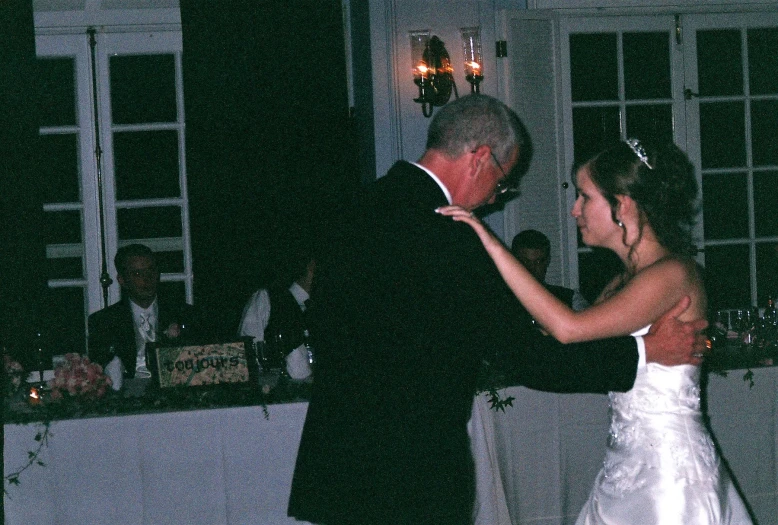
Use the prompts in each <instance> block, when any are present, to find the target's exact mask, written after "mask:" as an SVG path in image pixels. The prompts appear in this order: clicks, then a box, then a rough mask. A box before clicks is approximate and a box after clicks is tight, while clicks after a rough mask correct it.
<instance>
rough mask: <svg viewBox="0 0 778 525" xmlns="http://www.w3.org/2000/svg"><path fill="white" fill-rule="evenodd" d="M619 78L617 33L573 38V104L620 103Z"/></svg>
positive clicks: (571, 53) (571, 62)
mask: <svg viewBox="0 0 778 525" xmlns="http://www.w3.org/2000/svg"><path fill="white" fill-rule="evenodd" d="M595 64H596V66H595ZM618 78H619V75H618V66H617V61H616V34H615V33H605V34H578V35H570V83H571V87H570V90H571V95H572V98H573V102H577V101H585V100H618V94H619V83H618V82H619V80H618Z"/></svg>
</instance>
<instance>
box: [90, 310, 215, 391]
mask: <svg viewBox="0 0 778 525" xmlns="http://www.w3.org/2000/svg"><path fill="white" fill-rule="evenodd" d="M157 302H158V304H159V318H158V319H157V342H160V343H164V342H166V341H165V339H166V338H165V336H164V334H163V332H164V331H165V330H167V329H168V327H169V326H170V325H171V324H173V323H177V324H178V325H179V326H181V325H184V326H186V329H185V332H186V333H182V336H181V339H180V342H181V343H182V344H184V343H187V342H189V341H190V340H199V339H201V336H202V334H201V332H202V322H201V321H200V318H199V316H198V315H197V314H196V310H195V308H194V307H193V306H191V305H189V304H187V303H179V302H175V301H166V300H164V299H163V298H162V297H157ZM88 326H89V339H88V347H89V359H90V360H91V361H92V362H95V363H98V364H99V365H101V366H103V367H105V365H107V364H108V363H109V362H110V361H111V359H113V357H114V355H117V356H119V359H121V361H122V363H124V368H125V370H126V371H125V373H124V377H125V378H132V377H135V360H136V358H137V350H136V347H135V325H134V323H133V319H132V307H131V306H130V301H129V299H126V298H122V299H121V300H120V301H119V302H118V303H116V304H113V305H111V306H108V307H106V308H103V309H102V310H100V311H98V312H95V313H93V314H92V315H90V316H89V320H88ZM111 347H113V350H111Z"/></svg>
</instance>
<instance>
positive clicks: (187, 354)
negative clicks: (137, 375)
mask: <svg viewBox="0 0 778 525" xmlns="http://www.w3.org/2000/svg"><path fill="white" fill-rule="evenodd" d="M251 348H252V346H251V345H250V344H247V342H246V341H237V342H232V343H216V344H207V345H189V346H157V347H154V348H153V349H152V352H150V353H151V354H152V355H151V356H150V357H151V359H152V361H153V363H151V364H152V366H151V367H150V369H152V370H153V372H152V373H153V374H154V375H155V376H156V377H157V378H158V380H159V386H160V387H162V388H166V387H174V386H205V385H219V384H225V383H248V382H250V381H251V380H252V378H256V377H257V375H256V374H257V372H258V371H257V366H256V359H254V357H253V356H252V355H251V354H252V352H251Z"/></svg>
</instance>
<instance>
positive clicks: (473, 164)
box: [470, 144, 492, 177]
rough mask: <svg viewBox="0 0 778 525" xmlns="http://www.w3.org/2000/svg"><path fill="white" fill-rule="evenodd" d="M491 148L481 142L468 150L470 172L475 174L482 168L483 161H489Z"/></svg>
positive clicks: (472, 174)
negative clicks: (471, 149)
mask: <svg viewBox="0 0 778 525" xmlns="http://www.w3.org/2000/svg"><path fill="white" fill-rule="evenodd" d="M491 151H492V150H491V148H490V147H489V146H487V145H486V144H482V145H480V146H478V147H477V148H475V149H474V150H473V151H471V152H470V174H471V176H473V177H474V176H475V175H476V174H478V173H480V171H481V170H482V169H483V166H484V163H485V162H489V160H490V155H491Z"/></svg>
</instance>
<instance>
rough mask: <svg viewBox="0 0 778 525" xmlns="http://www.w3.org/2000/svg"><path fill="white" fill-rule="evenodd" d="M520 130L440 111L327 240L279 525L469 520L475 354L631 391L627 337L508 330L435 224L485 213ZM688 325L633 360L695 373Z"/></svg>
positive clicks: (461, 103)
mask: <svg viewBox="0 0 778 525" xmlns="http://www.w3.org/2000/svg"><path fill="white" fill-rule="evenodd" d="M522 133H523V128H522V125H521V123H520V121H519V119H518V117H517V116H516V114H515V113H514V112H513V111H511V110H510V109H509V108H507V107H506V106H505V105H504V104H502V103H501V102H499V101H498V100H496V99H493V98H491V97H487V96H484V95H470V96H466V97H462V98H459V99H457V100H456V101H454V102H452V103H449V104H447V105H446V106H444V107H443V108H442V109H441V110H440V111H439V112H438V113H437V114H436V116H435V118H434V119H433V120H432V122H431V124H430V128H429V132H428V138H427V151H426V152H425V153H424V155H423V156H422V158H421V159H420V160H419V162H418V163H409V162H404V161H400V162H398V163H397V164H395V165H394V166H393V167H392V169H391V170H390V171H389V173H388V174H387V175H386V176H385V177H383V178H381V179H379V180H377V181H376V182H375V183H374V184H373V185H372V187H371V188H370V189H369V190H368V191H367V192H366V195H364V198H363V199H361V202H360V203H359V204H358V205H356V206H354V207H353V208H352V210H353V212H354V215H353V216H350V217H348V218H347V220H346V221H345V223H346V224H348V225H351V227H350V228H348V227H347V228H344V229H341V230H338V232H335V234H334V237H333V239H331V240H330V242H329V243H326V245H327V246H328V247H330V248H331V249H332V250H331V252H330V253H329V254H325V255H323V258H322V260H321V262H320V264H319V266H318V268H317V271H318V272H319V273H318V274H317V278H318V279H319V283H318V284H319V286H318V288H317V289H316V290H315V291H314V300H316V301H317V305H318V306H317V312H318V317H317V319H316V320H317V322H318V324H317V328H316V330H317V331H316V333H317V335H318V337H319V338H318V343H317V344H318V346H317V350H318V353H317V363H318V365H317V366H318V368H317V372H316V374H317V376H316V380H315V381H314V386H313V392H312V397H311V401H310V405H309V408H308V415H307V419H306V422H305V426H304V429H303V435H302V439H301V443H300V449H299V453H298V458H297V465H296V468H295V474H294V479H293V482H292V492H291V497H290V502H289V515H290V516H294V517H297V518H298V519H301V520H307V521H311V522H315V523H322V524H325V525H341V524H354V525H356V524H360V525H371V524H386V525H427V524H440V525H460V524H461V525H464V524H468V523H470V520H471V512H472V505H473V500H474V474H473V462H472V458H471V455H470V448H469V440H468V435H467V429H466V425H467V421H468V419H469V417H470V412H471V407H472V403H473V395H474V392H475V389H476V376H477V374H478V369H479V365H480V364H481V362H482V358H483V357H484V356H487V355H489V356H494V355H497V356H499V358H500V360H501V361H502V362H503V363H509V364H510V366H511V367H512V375H513V376H514V377H515V378H516V380H517V381H519V382H520V383H521V384H523V385H526V386H528V387H531V388H536V389H541V390H547V391H556V392H603V393H604V392H608V391H612V390H613V391H625V390H628V389H629V388H631V387H632V384H633V381H634V378H635V374H636V370H637V367H638V365H639V364H640V363H641V357H640V354H639V350H638V343H637V342H636V339H635V338H633V337H622V338H615V339H609V340H605V341H599V342H597V343H589V344H579V345H568V346H562V345H560V344H558V343H556V342H554V341H553V340H550V338H544V337H543V336H541V335H539V334H538V333H536V332H535V331H533V330H532V328H531V325H528V323H519V322H517V321H516V319H517V318H518V317H519V311H520V305H519V303H518V302H517V301H516V299H515V298H514V296H513V294H511V292H510V290H509V289H508V288H507V286H506V285H505V284H504V282H503V280H502V279H501V277H500V275H499V273H498V272H497V270H496V268H495V266H494V264H493V263H492V261H491V260H490V259H489V257H488V255H487V254H486V251H485V250H484V249H483V247H482V246H481V243H480V241H479V240H478V238H477V237H476V235H475V234H474V232H473V231H472V229H471V228H470V227H469V226H467V225H464V224H459V223H456V222H454V221H453V220H451V219H450V218H448V217H443V216H440V215H438V214H437V213H435V210H436V209H437V208H438V207H440V206H444V205H447V204H449V203H453V204H459V205H460V206H463V207H465V208H467V209H471V210H472V209H476V208H478V207H479V206H481V205H483V204H486V203H492V202H494V200H495V196H496V194H497V193H499V192H501V191H502V188H504V187H505V184H506V182H507V181H506V180H505V179H506V173H510V171H511V170H512V168H513V167H514V166H515V165H516V164H517V160H518V155H519V152H520V148H521V146H522ZM676 315H677V313H676ZM701 327H704V321H702V322H701V323H698V324H694V325H691V324H690V325H684V324H682V323H679V322H678V321H676V320H675V319H674V318H672V317H669V318H665V319H663V320H662V321H661V322H658V323H656V324H655V325H654V329H655V330H658V331H659V332H661V336H660V335H657V334H652V335H647V336H645V337H644V338H643V339H644V341H643V342H641V343H640V344H641V345H643V343H644V344H645V348H644V349H641V352H642V351H643V350H645V355H646V357H647V358H648V360H660V361H662V362H664V363H666V364H674V363H690V362H694V363H699V362H700V360H699V359H698V358H694V357H692V352H693V348H695V347H696V350H695V351H699V348H700V346H701V344H702V340H701V338H698V337H696V336H695V333H696V331H697V330H699V329H701ZM669 349H671V350H669Z"/></svg>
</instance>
